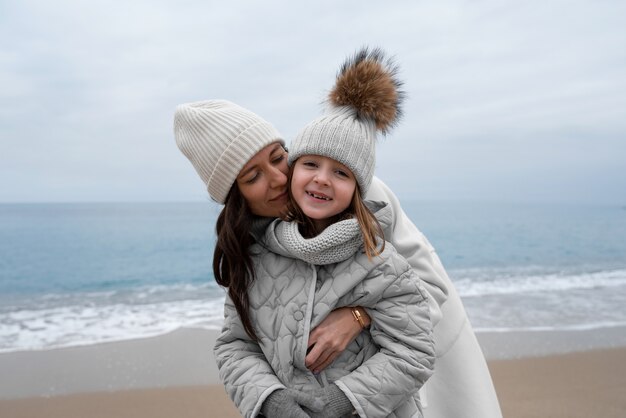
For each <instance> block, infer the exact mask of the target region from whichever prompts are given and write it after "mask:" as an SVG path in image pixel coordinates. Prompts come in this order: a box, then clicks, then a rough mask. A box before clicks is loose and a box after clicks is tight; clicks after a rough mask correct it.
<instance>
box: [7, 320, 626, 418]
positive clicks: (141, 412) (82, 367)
mask: <svg viewBox="0 0 626 418" xmlns="http://www.w3.org/2000/svg"><path fill="white" fill-rule="evenodd" d="M215 336H216V333H215V332H212V331H203V330H192V329H185V330H179V331H176V332H173V333H170V334H167V335H163V336H159V337H153V338H145V339H140V340H130V341H123V342H116V343H108V344H99V345H91V346H85V347H73V348H65V349H55V350H46V351H31V352H16V353H6V354H0V370H1V373H0V416H1V417H2V418H18V417H19V418H21V417H40V416H46V417H53V418H54V417H59V418H61V417H64V418H72V417H77V418H78V417H81V418H84V417H112V416H115V417H153V418H158V417H172V416H177V417H181V418H184V417H239V416H240V415H239V414H238V412H237V410H236V409H235V408H234V406H233V405H232V404H231V402H230V400H229V399H228V397H227V396H226V393H225V392H224V389H223V387H222V386H221V384H220V382H219V378H218V376H217V369H216V367H215V364H214V362H213V359H212V346H213V342H214V340H215ZM479 340H480V342H481V345H482V347H483V350H484V351H485V354H486V356H487V358H488V361H489V367H490V369H491V373H492V375H493V379H494V383H495V385H496V390H497V392H498V397H499V399H500V403H501V405H502V409H503V413H504V416H505V417H511V418H517V417H519V418H521V417H555V418H558V417H589V416H598V417H600V416H601V417H607V418H610V417H623V416H626V397H625V396H624V393H626V330H625V329H623V328H609V329H604V330H594V331H572V332H560V333H554V332H530V333H493V334H479Z"/></svg>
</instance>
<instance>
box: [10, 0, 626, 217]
mask: <svg viewBox="0 0 626 418" xmlns="http://www.w3.org/2000/svg"><path fill="white" fill-rule="evenodd" d="M310 3H311V4H304V2H297V1H290V2H288V1H271V0H266V1H263V2H258V1H257V2H254V1H249V2H239V1H219V2H216V1H207V0H177V1H155V0H150V1H132V2H130V1H128V2H127V1H114V0H107V1H93V0H92V1H68V0H55V1H44V0H42V1H0V202H40V201H54V202H57V201H178V200H182V201H186V200H207V199H208V197H207V196H208V195H207V193H206V191H205V190H204V188H203V185H202V183H201V182H200V179H199V177H198V176H197V175H196V173H195V171H194V170H193V168H192V166H191V164H190V163H189V162H188V161H187V160H186V159H185V158H184V157H183V156H182V154H181V153H180V152H179V151H178V149H177V148H176V145H175V142H174V136H173V132H172V119H173V112H174V108H175V107H176V105H177V104H179V103H183V102H188V101H195V100H201V99H216V98H220V99H228V100H231V101H234V102H236V103H238V104H240V105H242V106H244V107H247V108H249V109H251V110H253V111H255V112H256V113H258V114H260V115H261V116H263V117H264V118H266V119H268V120H270V121H271V122H272V123H274V125H275V126H276V127H277V128H278V129H279V130H280V131H281V132H282V133H283V134H284V135H285V137H286V138H287V140H288V141H289V139H290V138H292V137H293V136H295V134H296V133H297V132H298V130H299V129H300V128H301V127H302V126H304V125H305V124H306V123H307V122H308V121H310V120H311V119H313V118H314V117H316V116H318V115H319V114H320V112H321V110H322V106H321V102H322V101H323V100H324V97H325V95H326V93H327V91H328V90H329V89H330V87H331V86H332V84H333V81H334V77H335V74H336V72H337V70H338V68H339V66H340V64H341V63H342V62H343V60H344V59H345V57H346V56H348V55H351V54H352V53H353V52H354V51H355V50H356V49H358V48H359V47H360V46H363V45H370V46H379V47H382V48H383V49H385V50H386V51H387V52H388V53H389V54H391V55H394V56H395V59H396V62H397V63H398V64H399V66H400V69H401V72H400V76H401V78H402V79H403V80H404V81H405V88H406V91H407V93H408V99H407V101H406V103H405V117H404V119H403V120H402V122H401V123H400V125H399V126H398V128H396V129H395V130H394V131H393V132H392V133H391V134H390V135H389V136H388V137H387V138H384V139H383V140H381V141H380V143H379V146H378V161H377V167H376V173H377V175H378V176H379V177H381V178H382V179H383V180H384V181H385V182H387V183H388V184H389V185H390V186H391V187H392V189H393V190H394V191H395V192H396V193H397V194H398V195H399V196H400V197H401V198H402V199H428V200H432V199H472V200H485V199H489V200H500V199H503V200H513V201H572V202H584V203H602V204H605V203H608V204H619V205H623V204H626V25H624V22H626V3H625V2H623V1H608V0H607V1H603V0H595V1H576V0H569V1H560V0H550V1H545V0H541V1H539V0H529V1H524V2H513V1H509V2H506V1H496V0H493V1H491V0H490V1H448V0H439V1H393V2H380V1H377V2H369V1H363V0H361V1H342V2H337V1H317V2H310Z"/></svg>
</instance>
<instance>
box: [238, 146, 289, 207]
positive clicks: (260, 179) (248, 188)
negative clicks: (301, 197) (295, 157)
mask: <svg viewBox="0 0 626 418" xmlns="http://www.w3.org/2000/svg"><path fill="white" fill-rule="evenodd" d="M288 171H289V167H288V166H287V151H285V149H284V148H283V146H282V145H281V144H280V143H279V142H275V143H273V144H270V145H268V146H266V147H265V148H263V149H262V150H261V151H259V152H258V153H256V155H255V156H254V157H252V158H251V159H250V161H248V163H247V164H246V165H245V166H244V167H243V168H242V169H241V171H240V172H239V176H237V186H238V187H239V191H240V192H241V195H242V196H243V197H244V199H246V202H247V203H248V206H249V207H250V210H251V211H252V213H254V214H255V215H257V216H266V217H272V218H276V217H278V216H280V213H281V212H282V211H283V210H284V208H285V205H286V204H287V199H288V195H287V173H288Z"/></svg>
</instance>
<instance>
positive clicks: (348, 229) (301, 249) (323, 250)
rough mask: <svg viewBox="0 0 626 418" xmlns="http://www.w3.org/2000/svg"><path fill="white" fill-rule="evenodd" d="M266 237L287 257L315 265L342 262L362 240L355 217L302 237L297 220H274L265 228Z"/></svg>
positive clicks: (353, 251) (356, 248) (355, 249)
mask: <svg viewBox="0 0 626 418" xmlns="http://www.w3.org/2000/svg"><path fill="white" fill-rule="evenodd" d="M274 226H275V228H274ZM266 239H267V240H268V242H272V243H275V244H278V245H280V246H281V247H282V249H283V250H284V252H285V253H286V254H288V255H290V256H291V257H294V258H298V259H300V260H304V261H306V262H307V263H311V264H315V265H326V264H333V263H339V262H341V261H344V260H346V259H348V258H350V257H351V256H352V255H353V254H354V253H355V252H356V251H357V250H358V249H359V248H360V247H361V245H362V243H363V236H362V235H361V229H360V228H359V224H358V222H357V220H356V219H346V220H343V221H339V222H337V223H334V224H332V225H330V226H328V227H327V228H326V229H324V230H323V231H322V232H321V233H320V234H319V235H317V236H316V237H313V238H304V237H303V236H302V234H301V233H300V231H299V230H298V224H297V223H295V222H283V221H280V220H278V221H275V223H274V224H273V225H271V226H270V227H269V228H268V230H267V235H266Z"/></svg>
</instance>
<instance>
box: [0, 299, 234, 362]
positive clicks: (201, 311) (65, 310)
mask: <svg viewBox="0 0 626 418" xmlns="http://www.w3.org/2000/svg"><path fill="white" fill-rule="evenodd" d="M223 303H224V301H223V299H213V300H182V301H172V302H160V303H147V304H141V305H129V304H113V305H105V306H86V305H71V306H60V307H53V308H44V309H29V310H18V311H13V312H8V313H4V314H1V315H0V353H3V352H12V351H22V350H41V349H50V348H61V347H71V346H78V345H90V344H97V343H103V342H112V341H121V340H128V339H135V338H143V337H150V336H155V335H161V334H165V333H168V332H171V331H173V330H176V329H178V328H204V329H219V328H220V327H221V325H222V316H223V315H222V313H223Z"/></svg>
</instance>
